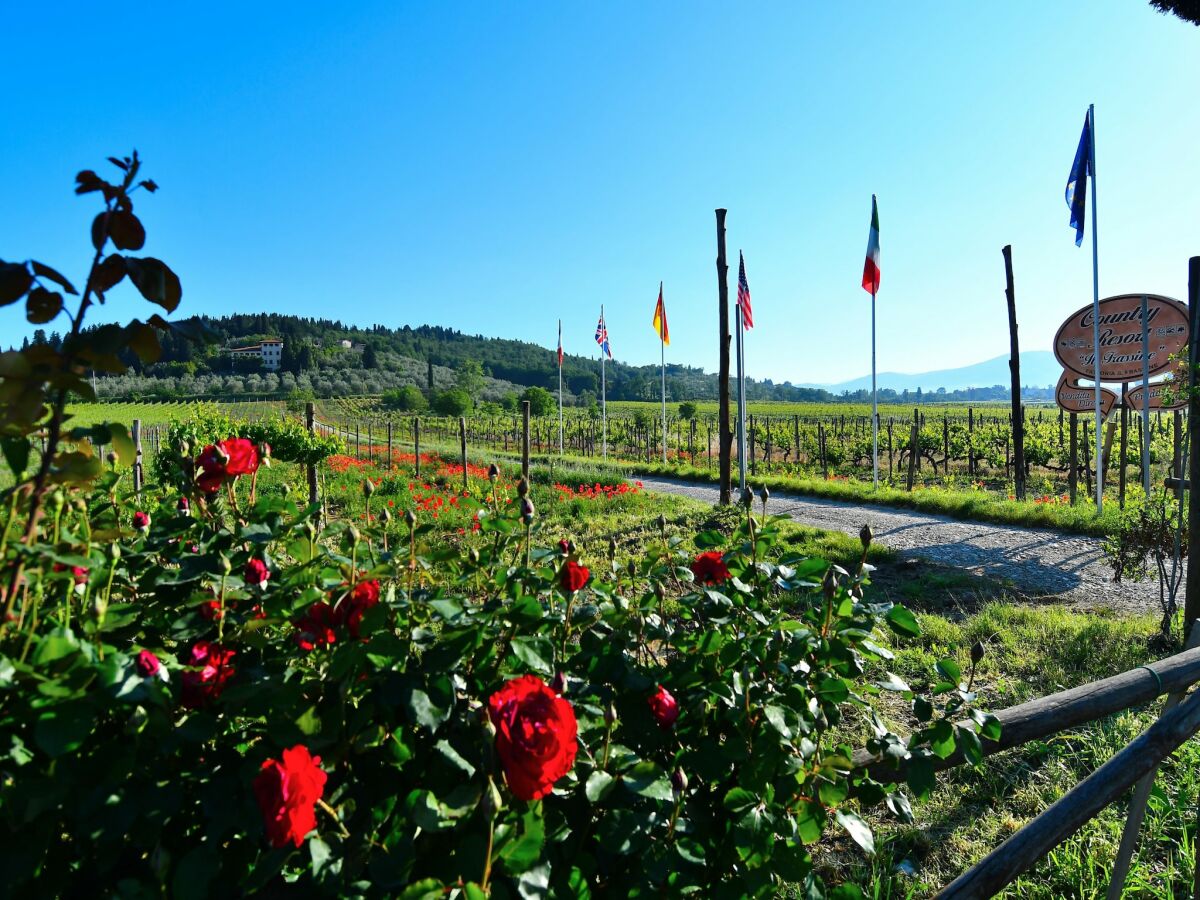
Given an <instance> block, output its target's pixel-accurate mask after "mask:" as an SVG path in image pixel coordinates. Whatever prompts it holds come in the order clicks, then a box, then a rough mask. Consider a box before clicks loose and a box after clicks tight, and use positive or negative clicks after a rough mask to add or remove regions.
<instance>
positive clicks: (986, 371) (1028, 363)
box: [803, 350, 1062, 394]
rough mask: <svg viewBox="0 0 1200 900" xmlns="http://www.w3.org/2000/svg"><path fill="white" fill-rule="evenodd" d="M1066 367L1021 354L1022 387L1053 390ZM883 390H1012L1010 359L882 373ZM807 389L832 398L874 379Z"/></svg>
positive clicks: (1050, 357) (1050, 358) (1039, 353)
mask: <svg viewBox="0 0 1200 900" xmlns="http://www.w3.org/2000/svg"><path fill="white" fill-rule="evenodd" d="M1061 373H1062V366H1061V365H1059V362H1058V360H1056V359H1055V358H1054V354H1053V353H1051V352H1050V351H1049V350H1027V351H1025V352H1023V353H1022V354H1021V385H1022V386H1023V387H1039V388H1044V387H1051V388H1053V387H1054V385H1055V384H1056V383H1057V382H1058V376H1059V375H1060V374H1061ZM877 383H878V385H879V389H880V390H884V389H891V390H894V391H904V390H909V391H916V390H917V388H920V389H921V391H922V392H923V393H927V392H929V391H936V390H937V389H938V388H945V389H946V390H947V391H960V390H967V389H968V388H985V387H992V386H994V385H997V384H1000V385H1004V386H1006V387H1007V386H1008V383H1009V374H1008V356H1007V355H1005V356H997V357H995V358H994V359H988V360H985V361H983V362H978V363H974V364H973V365H969V366H962V367H960V368H957V369H936V370H934V371H932V372H915V373H912V374H908V373H904V372H880V373H879V374H878V376H877ZM803 387H812V388H821V389H824V390H826V391H829V392H830V393H831V394H841V393H842V392H843V391H850V392H854V391H860V390H867V391H869V390H870V389H871V376H870V375H869V374H868V375H864V376H862V377H861V378H853V379H851V380H850V381H840V382H838V383H837V384H815V383H814V384H805V385H803Z"/></svg>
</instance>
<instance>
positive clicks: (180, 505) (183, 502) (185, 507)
mask: <svg viewBox="0 0 1200 900" xmlns="http://www.w3.org/2000/svg"><path fill="white" fill-rule="evenodd" d="M175 509H177V510H178V511H179V512H181V513H182V514H183V515H185V516H186V515H190V514H191V511H192V502H191V501H190V500H188V498H187V497H180V498H179V500H178V501H177V502H176V503H175Z"/></svg>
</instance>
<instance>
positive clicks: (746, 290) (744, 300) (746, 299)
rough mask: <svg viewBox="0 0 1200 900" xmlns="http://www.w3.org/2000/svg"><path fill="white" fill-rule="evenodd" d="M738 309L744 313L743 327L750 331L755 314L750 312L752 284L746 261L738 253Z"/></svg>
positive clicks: (740, 253)
mask: <svg viewBox="0 0 1200 900" xmlns="http://www.w3.org/2000/svg"><path fill="white" fill-rule="evenodd" d="M737 303H738V308H739V309H741V311H742V327H743V328H745V329H746V330H747V331H749V330H750V329H751V328H753V327H754V314H753V313H752V312H751V311H750V283H749V282H748V281H746V260H745V259H744V258H743V257H742V251H740V250H739V251H738V295H737Z"/></svg>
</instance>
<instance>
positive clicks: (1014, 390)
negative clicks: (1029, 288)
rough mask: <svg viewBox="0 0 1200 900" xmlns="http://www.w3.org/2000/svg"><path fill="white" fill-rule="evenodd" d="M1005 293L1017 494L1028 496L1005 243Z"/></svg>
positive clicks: (1010, 278)
mask: <svg viewBox="0 0 1200 900" xmlns="http://www.w3.org/2000/svg"><path fill="white" fill-rule="evenodd" d="M1000 252H1001V253H1002V254H1003V255H1004V285H1005V287H1004V296H1005V297H1006V298H1007V300H1008V343H1009V355H1008V368H1009V374H1010V375H1011V382H1012V385H1011V389H1010V392H1011V394H1012V442H1013V467H1014V473H1015V476H1016V477H1015V479H1014V481H1015V484H1014V487H1015V488H1016V495H1017V499H1018V500H1024V499H1025V414H1024V410H1023V409H1022V408H1021V350H1020V347H1019V344H1018V341H1017V301H1016V296H1015V291H1014V288H1013V268H1012V247H1011V246H1010V245H1008V244H1005V245H1004V249H1003V250H1001V251H1000Z"/></svg>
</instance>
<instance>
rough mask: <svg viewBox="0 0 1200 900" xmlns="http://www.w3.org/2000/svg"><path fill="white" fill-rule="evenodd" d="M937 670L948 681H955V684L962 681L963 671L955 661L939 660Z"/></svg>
mask: <svg viewBox="0 0 1200 900" xmlns="http://www.w3.org/2000/svg"><path fill="white" fill-rule="evenodd" d="M936 668H937V670H938V673H939V674H940V675H941V676H942V677H943V678H945V679H946V680H947V681H953V682H954V683H955V684H958V683H959V682H960V681H962V669H960V668H959V667H958V663H956V662H955V661H954V660H952V659H939V660H938V661H937V665H936Z"/></svg>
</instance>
